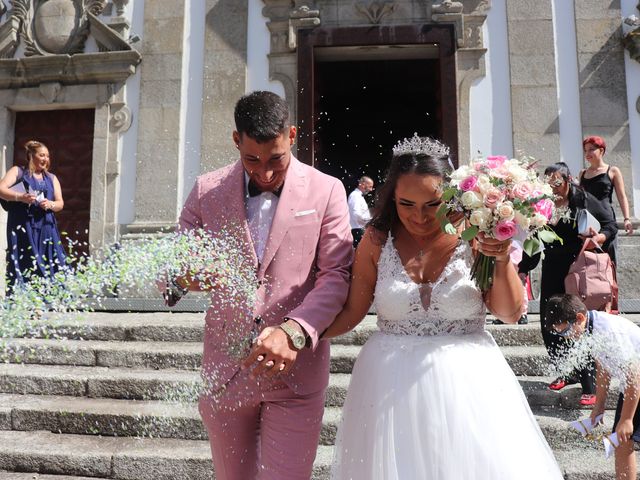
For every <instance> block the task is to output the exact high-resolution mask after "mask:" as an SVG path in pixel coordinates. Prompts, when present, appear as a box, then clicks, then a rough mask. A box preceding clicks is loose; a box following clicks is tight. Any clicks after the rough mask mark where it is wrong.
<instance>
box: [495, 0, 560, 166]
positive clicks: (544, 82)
mask: <svg viewBox="0 0 640 480" xmlns="http://www.w3.org/2000/svg"><path fill="white" fill-rule="evenodd" d="M506 4H507V28H508V32H509V67H510V72H511V115H512V118H513V149H514V154H515V155H519V154H526V155H532V156H534V157H536V158H538V159H540V160H541V161H542V163H543V164H550V163H553V162H556V161H558V160H559V159H560V128H559V119H558V96H557V83H556V66H555V47H554V34H553V10H552V5H551V0H540V1H538V2H531V1H529V0H509V1H507V2H506ZM505 95H508V93H507V92H505Z"/></svg>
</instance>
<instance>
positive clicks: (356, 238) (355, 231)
mask: <svg viewBox="0 0 640 480" xmlns="http://www.w3.org/2000/svg"><path fill="white" fill-rule="evenodd" d="M363 234H364V228H352V229H351V235H352V236H353V248H356V247H357V246H358V244H359V243H360V240H362V235H363Z"/></svg>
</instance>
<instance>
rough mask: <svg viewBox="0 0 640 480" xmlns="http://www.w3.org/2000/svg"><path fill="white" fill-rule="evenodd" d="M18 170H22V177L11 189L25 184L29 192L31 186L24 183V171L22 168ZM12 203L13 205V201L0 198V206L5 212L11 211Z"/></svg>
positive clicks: (20, 176) (19, 177)
mask: <svg viewBox="0 0 640 480" xmlns="http://www.w3.org/2000/svg"><path fill="white" fill-rule="evenodd" d="M18 169H19V170H20V175H19V176H18V179H17V180H16V183H14V184H13V185H11V186H10V187H9V188H13V187H15V186H16V185H17V184H19V183H20V182H22V183H24V189H25V190H28V189H29V185H27V183H26V182H25V181H24V170H23V169H22V167H18ZM11 203H12V200H5V199H4V198H0V205H1V206H2V209H3V210H4V211H5V212H8V211H9V207H10V206H11Z"/></svg>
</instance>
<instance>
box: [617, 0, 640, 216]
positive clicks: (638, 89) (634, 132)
mask: <svg viewBox="0 0 640 480" xmlns="http://www.w3.org/2000/svg"><path fill="white" fill-rule="evenodd" d="M637 5H638V2H637V0H622V2H621V5H620V6H621V11H622V18H626V17H628V16H629V15H632V14H633V15H636V16H639V17H640V12H639V11H638V9H637V8H636V6H637ZM623 29H624V31H625V32H627V31H629V30H631V28H630V27H628V26H626V25H623ZM624 63H625V70H626V76H627V104H628V109H629V138H630V139H631V142H630V143H631V165H632V178H631V179H630V180H629V179H625V186H626V185H627V184H629V183H631V185H632V186H633V205H634V208H633V209H632V211H631V216H632V217H636V218H638V216H639V215H640V213H638V212H639V210H638V208H640V179H639V177H640V112H638V110H637V108H636V102H637V101H639V99H640V63H638V62H636V61H635V60H632V59H631V57H630V56H629V52H627V51H626V50H625V52H624Z"/></svg>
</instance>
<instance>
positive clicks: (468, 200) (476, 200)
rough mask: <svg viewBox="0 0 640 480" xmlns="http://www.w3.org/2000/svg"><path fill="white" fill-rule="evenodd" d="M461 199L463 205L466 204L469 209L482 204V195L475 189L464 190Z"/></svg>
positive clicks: (465, 206)
mask: <svg viewBox="0 0 640 480" xmlns="http://www.w3.org/2000/svg"><path fill="white" fill-rule="evenodd" d="M460 201H461V202H462V205H464V208H466V209H468V210H471V209H473V208H478V207H481V206H482V197H481V196H480V194H479V193H478V192H474V191H473V190H469V191H467V192H464V193H463V194H462V197H460Z"/></svg>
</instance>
